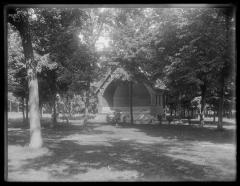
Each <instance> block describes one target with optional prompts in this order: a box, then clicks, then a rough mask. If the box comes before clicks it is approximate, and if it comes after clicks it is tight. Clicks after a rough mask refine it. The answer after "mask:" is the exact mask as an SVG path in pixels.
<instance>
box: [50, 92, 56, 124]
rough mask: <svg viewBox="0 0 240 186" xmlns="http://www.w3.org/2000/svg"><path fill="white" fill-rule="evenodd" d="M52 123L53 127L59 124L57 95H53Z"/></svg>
mask: <svg viewBox="0 0 240 186" xmlns="http://www.w3.org/2000/svg"><path fill="white" fill-rule="evenodd" d="M52 112H53V113H52V123H51V127H54V126H56V124H57V109H56V95H55V94H54V96H53V102H52Z"/></svg>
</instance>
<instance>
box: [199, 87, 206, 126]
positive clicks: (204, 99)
mask: <svg viewBox="0 0 240 186" xmlns="http://www.w3.org/2000/svg"><path fill="white" fill-rule="evenodd" d="M201 94H202V95H201V97H202V99H201V109H200V126H201V127H203V126H204V113H205V104H206V85H205V84H204V85H202V86H201Z"/></svg>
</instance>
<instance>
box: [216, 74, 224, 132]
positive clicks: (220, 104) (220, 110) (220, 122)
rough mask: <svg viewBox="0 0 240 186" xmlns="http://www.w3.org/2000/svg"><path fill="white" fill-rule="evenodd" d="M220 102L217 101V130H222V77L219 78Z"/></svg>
mask: <svg viewBox="0 0 240 186" xmlns="http://www.w3.org/2000/svg"><path fill="white" fill-rule="evenodd" d="M220 85H221V88H220V100H219V107H218V125H217V128H218V129H222V128H223V122H222V121H223V100H224V77H223V76H222V77H221V81H220Z"/></svg>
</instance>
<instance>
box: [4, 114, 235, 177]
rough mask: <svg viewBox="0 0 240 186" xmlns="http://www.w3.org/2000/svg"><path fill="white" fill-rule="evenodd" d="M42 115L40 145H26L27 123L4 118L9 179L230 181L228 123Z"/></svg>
mask: <svg viewBox="0 0 240 186" xmlns="http://www.w3.org/2000/svg"><path fill="white" fill-rule="evenodd" d="M49 122H50V120H44V121H42V124H43V125H44V126H45V127H43V129H42V135H43V140H44V147H43V148H42V149H39V150H31V149H29V148H28V147H27V144H28V143H29V129H28V127H27V126H25V125H24V124H23V123H22V122H21V120H19V119H15V120H12V119H11V120H10V119H9V123H8V180H9V181H234V180H235V179H236V144H235V128H233V127H232V128H231V127H230V128H227V126H234V125H235V124H234V123H230V122H225V124H224V125H225V126H224V127H225V130H223V131H217V130H216V126H215V127H211V124H210V125H209V126H208V125H206V126H205V127H204V128H199V127H198V126H197V125H191V126H189V125H174V124H172V125H161V126H160V125H121V126H118V127H116V126H113V125H108V124H100V123H98V122H97V121H94V120H91V123H89V124H88V126H87V127H83V126H82V125H80V124H79V125H77V124H76V122H75V123H74V124H73V123H70V124H69V125H64V124H62V125H59V126H58V127H57V128H53V129H52V128H48V124H49Z"/></svg>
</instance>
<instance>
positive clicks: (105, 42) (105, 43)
mask: <svg viewBox="0 0 240 186" xmlns="http://www.w3.org/2000/svg"><path fill="white" fill-rule="evenodd" d="M109 41H110V39H109V38H108V37H106V36H100V37H99V39H98V40H97V42H96V45H95V46H96V49H97V50H98V51H100V50H102V49H104V48H107V47H109Z"/></svg>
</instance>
